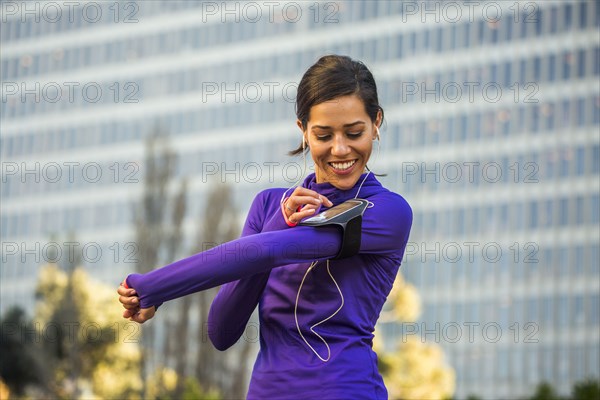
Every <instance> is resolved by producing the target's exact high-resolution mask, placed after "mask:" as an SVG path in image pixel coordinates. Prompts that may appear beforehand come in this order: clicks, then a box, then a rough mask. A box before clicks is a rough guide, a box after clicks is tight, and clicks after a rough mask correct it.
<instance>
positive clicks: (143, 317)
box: [123, 307, 156, 324]
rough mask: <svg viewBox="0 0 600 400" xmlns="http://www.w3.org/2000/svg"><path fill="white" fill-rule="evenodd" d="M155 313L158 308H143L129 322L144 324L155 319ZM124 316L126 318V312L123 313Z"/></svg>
mask: <svg viewBox="0 0 600 400" xmlns="http://www.w3.org/2000/svg"><path fill="white" fill-rule="evenodd" d="M155 312H156V308H154V307H150V308H142V309H140V310H139V311H138V312H136V313H135V314H133V315H132V316H131V317H130V318H129V320H130V321H134V322H137V323H139V324H143V323H144V322H146V321H148V320H149V319H151V318H153V317H154V314H155ZM123 316H124V317H125V312H123Z"/></svg>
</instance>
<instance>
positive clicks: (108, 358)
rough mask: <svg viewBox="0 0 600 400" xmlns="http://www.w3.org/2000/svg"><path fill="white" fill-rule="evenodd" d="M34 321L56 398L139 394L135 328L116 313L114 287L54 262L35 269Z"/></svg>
mask: <svg viewBox="0 0 600 400" xmlns="http://www.w3.org/2000/svg"><path fill="white" fill-rule="evenodd" d="M36 295H37V298H38V300H39V301H38V306H37V309H36V322H37V324H38V325H37V328H38V329H39V334H40V335H41V338H42V340H41V343H42V348H43V352H44V355H45V362H46V365H45V367H46V368H47V370H49V371H52V374H53V376H52V378H53V385H52V388H51V389H52V392H53V393H54V395H55V397H58V398H77V397H80V396H82V395H86V394H89V393H86V392H85V389H86V388H89V389H88V390H90V391H91V392H92V393H93V394H94V395H96V396H99V397H101V398H126V397H132V396H139V392H140V390H141V386H142V384H141V380H140V379H139V371H138V362H139V357H140V353H139V348H138V339H139V326H138V325H137V324H135V323H133V322H128V321H126V320H124V319H123V318H122V317H121V308H120V307H119V303H118V301H117V298H116V296H115V294H114V288H112V287H109V286H107V285H104V284H100V283H97V282H94V281H92V280H90V279H89V277H88V276H87V274H86V273H85V271H83V269H81V268H75V269H74V270H73V271H72V272H71V273H70V274H69V273H67V272H65V271H63V270H61V269H60V268H58V267H57V266H56V265H54V264H50V265H48V266H45V267H44V268H42V269H41V271H40V276H39V280H38V285H37V288H36Z"/></svg>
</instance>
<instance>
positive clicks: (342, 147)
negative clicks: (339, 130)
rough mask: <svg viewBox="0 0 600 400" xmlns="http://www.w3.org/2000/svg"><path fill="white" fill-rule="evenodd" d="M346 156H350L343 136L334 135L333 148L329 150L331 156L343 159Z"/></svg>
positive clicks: (348, 147)
mask: <svg viewBox="0 0 600 400" xmlns="http://www.w3.org/2000/svg"><path fill="white" fill-rule="evenodd" d="M348 154H350V146H348V143H347V140H346V138H345V137H344V135H335V137H334V139H333V147H332V148H331V155H333V156H336V157H343V156H346V155H348Z"/></svg>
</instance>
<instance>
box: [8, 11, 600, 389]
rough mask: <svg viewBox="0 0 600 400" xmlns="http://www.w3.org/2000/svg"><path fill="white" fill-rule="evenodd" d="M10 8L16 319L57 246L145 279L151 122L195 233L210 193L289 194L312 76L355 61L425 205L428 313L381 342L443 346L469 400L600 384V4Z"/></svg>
mask: <svg viewBox="0 0 600 400" xmlns="http://www.w3.org/2000/svg"><path fill="white" fill-rule="evenodd" d="M0 6H1V18H2V24H1V28H0V29H1V39H0V40H1V56H2V57H1V71H0V74H1V79H2V88H1V89H2V102H1V104H0V107H1V108H0V110H1V114H2V122H1V124H2V126H1V140H0V156H1V159H2V186H1V188H2V189H1V201H2V215H1V232H0V233H1V237H2V249H1V251H2V268H1V271H0V277H1V282H0V289H1V293H0V304H1V308H2V310H6V309H7V308H8V307H10V306H11V305H20V306H22V307H24V308H26V309H27V310H28V311H30V312H32V311H33V307H34V301H35V299H34V288H35V280H36V279H35V278H36V276H37V271H38V269H39V267H40V265H42V264H44V263H45V262H46V261H49V259H50V258H52V257H56V254H57V253H58V254H59V256H60V257H62V259H65V258H67V257H68V256H69V255H71V254H75V255H76V256H79V257H80V258H82V260H83V264H84V265H85V266H86V267H87V268H88V269H89V270H90V272H91V273H92V274H93V275H94V276H95V277H97V278H100V279H102V280H104V281H105V282H107V283H110V284H116V283H118V282H119V280H120V279H121V278H122V277H124V276H125V275H126V274H127V273H128V272H131V270H132V268H133V264H132V263H130V262H129V261H130V259H129V258H128V256H129V255H130V253H129V252H130V249H131V247H128V246H129V243H130V242H132V241H133V240H134V237H135V236H134V230H133V225H132V212H133V206H132V205H133V204H135V202H137V200H138V199H139V198H140V197H141V193H142V189H143V184H142V181H143V174H144V171H143V168H142V167H143V159H144V146H143V139H144V137H146V136H147V135H149V134H150V133H151V132H152V131H153V130H155V129H161V130H163V131H165V132H168V133H169V134H170V136H171V143H172V147H173V148H174V150H175V151H177V153H178V155H179V163H178V166H177V171H176V175H177V176H178V177H183V176H187V177H189V178H190V179H191V181H190V191H189V195H188V196H189V197H188V198H189V204H190V210H191V211H190V214H189V217H188V219H187V220H186V225H185V231H186V237H187V238H188V239H187V240H186V243H187V244H188V245H190V244H191V238H193V237H194V233H195V227H194V221H195V220H196V214H197V212H198V211H199V210H201V209H202V207H204V206H205V198H206V194H207V193H208V191H209V190H210V187H211V183H212V182H214V181H222V182H226V183H228V184H230V185H232V187H233V188H234V193H235V201H236V204H237V206H238V207H239V209H240V210H242V211H245V210H247V209H248V207H249V204H250V200H251V199H252V197H253V196H254V194H256V193H257V192H258V191H260V190H261V189H263V188H265V187H268V186H292V185H293V184H294V183H295V182H296V181H297V179H299V178H300V173H301V172H302V170H303V165H302V164H303V163H302V160H300V159H297V158H296V159H294V158H289V157H288V156H286V152H287V151H288V150H291V149H293V148H295V147H296V146H297V145H298V144H299V142H300V141H299V135H298V131H297V127H296V126H295V114H294V103H293V100H294V96H295V88H296V85H297V82H298V81H299V79H300V77H301V75H302V73H303V72H304V71H305V70H306V68H308V66H310V65H311V64H312V63H314V62H315V61H316V60H317V59H318V57H319V56H321V55H323V54H328V53H337V54H346V55H350V56H351V57H353V58H355V59H359V60H362V61H364V62H365V63H366V64H367V65H368V66H369V67H370V68H371V69H372V71H373V72H374V74H375V77H376V79H377V82H378V88H379V94H380V101H381V103H382V105H383V107H384V110H385V120H386V122H385V123H384V126H383V128H382V129H381V132H382V140H381V147H380V151H376V152H375V154H374V155H373V158H374V164H373V170H374V171H375V172H381V173H386V174H387V176H385V177H381V181H382V182H383V183H384V184H385V185H387V186H388V187H389V188H390V189H392V190H394V191H396V192H398V193H400V194H402V195H403V196H404V197H405V198H406V199H407V200H408V201H409V203H410V204H411V205H412V207H413V212H414V225H413V229H412V234H411V239H410V241H411V243H410V245H409V246H408V248H407V254H406V256H405V261H404V263H403V266H402V271H403V273H404V275H405V277H406V278H407V280H408V281H410V282H412V283H414V284H415V285H416V286H417V288H418V289H419V292H420V294H421V296H422V299H423V302H424V312H423V315H422V318H421V320H420V321H418V322H417V323H415V324H404V325H399V324H395V323H385V324H382V333H383V334H384V335H385V337H386V339H388V340H387V341H386V343H390V346H391V343H392V342H393V340H397V339H400V340H402V339H405V338H408V337H409V336H413V337H418V338H420V339H423V340H426V341H428V342H433V341H435V342H437V343H438V344H439V345H440V346H441V347H442V348H443V349H444V351H445V353H446V355H447V360H448V362H449V364H450V365H452V366H453V367H454V368H455V370H456V375H457V393H456V396H455V397H456V398H465V397H466V396H467V395H469V394H476V395H478V396H482V397H484V398H511V397H513V398H514V397H518V396H524V395H526V394H528V393H531V391H532V390H533V388H534V386H535V385H536V384H537V383H538V382H540V381H543V380H545V381H549V382H551V383H552V384H554V385H555V386H556V387H557V389H559V391H560V392H562V393H566V392H568V391H569V389H570V387H571V385H572V384H573V383H574V382H576V381H580V380H582V379H584V378H586V377H588V376H589V377H594V378H596V379H597V378H598V376H600V345H599V343H600V319H599V315H600V267H599V266H600V260H599V243H600V228H599V222H600V218H599V214H600V179H599V175H600V137H599V134H598V128H599V125H600V94H599V91H598V88H599V83H600V77H599V76H600V36H599V34H598V33H599V18H600V7H599V6H598V4H597V3H596V2H595V1H593V0H589V1H538V2H525V1H514V2H508V1H482V2H475V3H474V2H460V1H458V2H438V1H427V2H411V1H377V2H375V1H339V2H233V1H232V2H195V1H174V2H171V1H168V2H167V1H151V2H134V1H124V2H87V3H78V2H11V1H6V2H2V3H1V4H0ZM240 223H241V222H240ZM70 235H71V236H70ZM71 238H76V239H75V240H76V242H77V243H76V244H73V243H71Z"/></svg>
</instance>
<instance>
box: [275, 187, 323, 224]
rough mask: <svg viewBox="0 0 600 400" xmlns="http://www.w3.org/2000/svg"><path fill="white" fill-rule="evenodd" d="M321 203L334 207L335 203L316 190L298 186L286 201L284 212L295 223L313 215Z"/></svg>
mask: <svg viewBox="0 0 600 400" xmlns="http://www.w3.org/2000/svg"><path fill="white" fill-rule="evenodd" d="M321 205H324V206H325V207H332V206H333V203H332V202H331V201H330V200H329V199H328V198H327V197H325V196H323V195H321V194H319V193H317V192H315V191H314V190H310V189H307V188H304V187H301V186H298V187H297V188H295V189H294V192H293V193H292V195H291V196H290V197H289V198H288V199H287V200H286V202H285V203H284V210H283V212H284V213H285V217H286V218H287V219H288V220H289V221H290V222H291V223H294V224H295V223H298V222H299V221H300V220H302V219H303V218H306V217H310V216H312V215H313V214H314V213H315V212H316V210H317V209H318V208H319V207H321Z"/></svg>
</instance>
